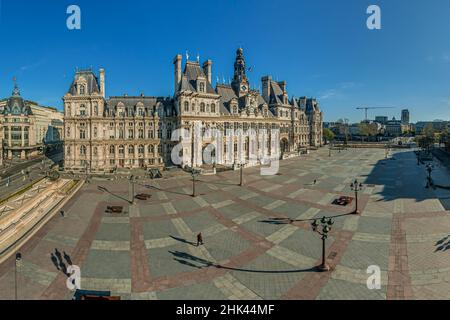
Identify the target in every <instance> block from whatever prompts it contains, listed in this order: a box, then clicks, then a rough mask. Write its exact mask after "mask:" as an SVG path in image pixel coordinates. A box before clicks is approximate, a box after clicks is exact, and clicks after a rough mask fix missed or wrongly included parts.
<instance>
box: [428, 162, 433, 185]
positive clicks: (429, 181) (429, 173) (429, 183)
mask: <svg viewBox="0 0 450 320" xmlns="http://www.w3.org/2000/svg"><path fill="white" fill-rule="evenodd" d="M426 170H427V173H428V176H427V186H426V188H429V187H430V186H432V185H433V180H432V179H431V173H432V172H433V165H431V164H427V166H426Z"/></svg>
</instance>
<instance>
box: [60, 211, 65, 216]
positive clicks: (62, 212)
mask: <svg viewBox="0 0 450 320" xmlns="http://www.w3.org/2000/svg"><path fill="white" fill-rule="evenodd" d="M60 213H61V217H63V218H65V217H66V213H65V212H64V210H61V211H60Z"/></svg>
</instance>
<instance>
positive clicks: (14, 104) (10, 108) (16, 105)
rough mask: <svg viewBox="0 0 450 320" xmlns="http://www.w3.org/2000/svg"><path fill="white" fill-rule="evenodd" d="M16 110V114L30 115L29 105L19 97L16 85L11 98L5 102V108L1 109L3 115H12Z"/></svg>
mask: <svg viewBox="0 0 450 320" xmlns="http://www.w3.org/2000/svg"><path fill="white" fill-rule="evenodd" d="M15 110H17V113H18V114H24V115H32V114H33V112H32V111H31V108H30V105H29V104H28V103H26V102H25V100H24V99H23V98H22V97H21V95H20V90H19V88H18V87H17V85H14V90H13V92H12V96H11V97H10V98H9V99H8V100H7V102H6V106H5V108H4V109H3V114H5V115H6V114H14V113H15Z"/></svg>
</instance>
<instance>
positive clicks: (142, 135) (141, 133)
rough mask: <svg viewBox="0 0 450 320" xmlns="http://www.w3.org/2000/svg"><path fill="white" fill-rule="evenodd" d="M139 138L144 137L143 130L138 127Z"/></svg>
mask: <svg viewBox="0 0 450 320" xmlns="http://www.w3.org/2000/svg"><path fill="white" fill-rule="evenodd" d="M139 139H144V130H142V129H139Z"/></svg>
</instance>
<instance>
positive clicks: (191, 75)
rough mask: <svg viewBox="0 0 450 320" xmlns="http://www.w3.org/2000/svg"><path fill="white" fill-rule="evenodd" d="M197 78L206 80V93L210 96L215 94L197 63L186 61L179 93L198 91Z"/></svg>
mask: <svg viewBox="0 0 450 320" xmlns="http://www.w3.org/2000/svg"><path fill="white" fill-rule="evenodd" d="M199 77H203V78H205V80H206V92H207V93H211V94H216V91H215V90H214V88H213V87H212V85H211V83H209V81H208V79H207V77H206V75H205V73H204V72H203V69H202V68H201V67H200V64H198V62H192V61H187V62H186V65H185V67H184V72H183V75H182V77H181V83H180V88H179V89H180V91H185V90H189V91H194V92H195V91H198V88H197V79H198V78H199Z"/></svg>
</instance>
